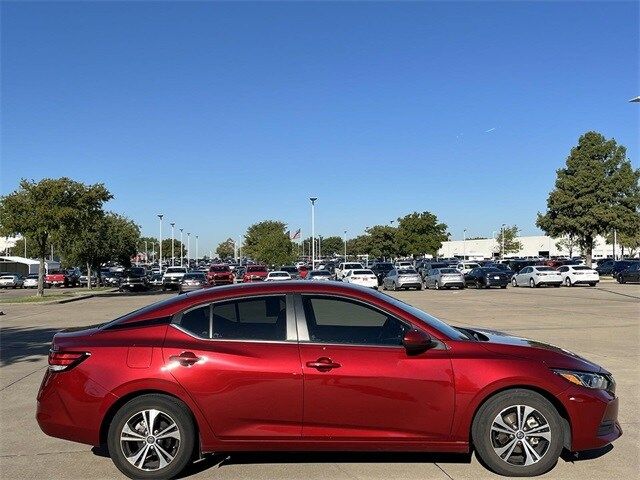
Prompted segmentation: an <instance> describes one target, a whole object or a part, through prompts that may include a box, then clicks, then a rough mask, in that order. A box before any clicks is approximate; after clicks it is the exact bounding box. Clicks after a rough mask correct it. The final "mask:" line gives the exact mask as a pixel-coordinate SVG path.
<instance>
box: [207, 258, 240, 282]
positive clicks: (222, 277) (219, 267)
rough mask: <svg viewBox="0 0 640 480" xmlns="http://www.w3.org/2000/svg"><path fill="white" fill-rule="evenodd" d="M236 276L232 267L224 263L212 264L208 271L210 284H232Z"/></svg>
mask: <svg viewBox="0 0 640 480" xmlns="http://www.w3.org/2000/svg"><path fill="white" fill-rule="evenodd" d="M236 268H237V267H236ZM235 278H236V277H235V275H234V274H233V271H232V270H231V267H230V266H229V265H226V264H224V263H218V264H214V265H211V266H210V267H209V271H208V272H207V281H208V282H209V285H231V284H232V283H233V282H234V281H235Z"/></svg>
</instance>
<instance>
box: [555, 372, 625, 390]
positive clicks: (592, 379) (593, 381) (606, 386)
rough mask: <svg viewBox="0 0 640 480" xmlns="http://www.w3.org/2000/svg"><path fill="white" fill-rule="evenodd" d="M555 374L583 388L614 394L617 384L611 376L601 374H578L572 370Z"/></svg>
mask: <svg viewBox="0 0 640 480" xmlns="http://www.w3.org/2000/svg"><path fill="white" fill-rule="evenodd" d="M553 371H554V372H555V373H557V374H558V375H560V376H561V377H564V378H565V379H567V380H569V381H570V382H571V383H575V384H576V385H580V386H581V387H587V388H597V389H599V390H606V391H607V392H609V393H611V394H614V393H615V392H616V382H615V380H614V379H613V377H612V376H611V375H605V374H601V373H587V372H576V371H572V370H553Z"/></svg>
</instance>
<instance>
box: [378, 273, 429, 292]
mask: <svg viewBox="0 0 640 480" xmlns="http://www.w3.org/2000/svg"><path fill="white" fill-rule="evenodd" d="M408 288H415V289H416V290H422V278H420V275H418V272H417V271H416V270H415V269H414V268H403V269H397V268H394V269H393V270H391V271H390V272H389V273H388V274H387V276H386V277H384V279H383V280H382V289H383V290H402V289H408Z"/></svg>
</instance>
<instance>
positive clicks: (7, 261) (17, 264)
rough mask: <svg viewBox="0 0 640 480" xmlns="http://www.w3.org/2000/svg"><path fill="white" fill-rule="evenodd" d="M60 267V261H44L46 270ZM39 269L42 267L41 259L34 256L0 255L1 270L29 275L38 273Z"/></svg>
mask: <svg viewBox="0 0 640 480" xmlns="http://www.w3.org/2000/svg"><path fill="white" fill-rule="evenodd" d="M59 268H60V262H55V261H51V260H45V261H44V269H45V272H49V270H58V269H59ZM39 269H40V260H34V259H32V258H24V257H1V256H0V271H1V272H9V273H19V274H21V275H29V274H31V273H38V270H39Z"/></svg>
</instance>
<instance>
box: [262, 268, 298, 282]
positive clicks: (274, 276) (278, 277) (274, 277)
mask: <svg viewBox="0 0 640 480" xmlns="http://www.w3.org/2000/svg"><path fill="white" fill-rule="evenodd" d="M283 280H291V274H290V273H289V272H285V271H283V270H275V271H273V272H269V273H268V274H267V277H266V278H265V279H264V281H265V282H281V281H283Z"/></svg>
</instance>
